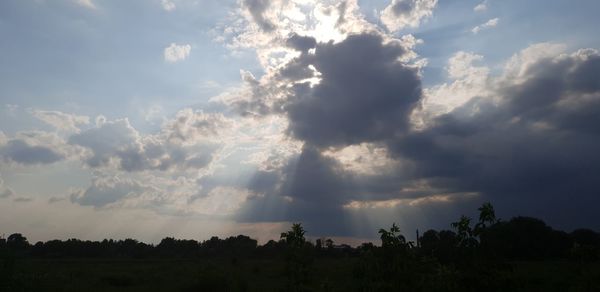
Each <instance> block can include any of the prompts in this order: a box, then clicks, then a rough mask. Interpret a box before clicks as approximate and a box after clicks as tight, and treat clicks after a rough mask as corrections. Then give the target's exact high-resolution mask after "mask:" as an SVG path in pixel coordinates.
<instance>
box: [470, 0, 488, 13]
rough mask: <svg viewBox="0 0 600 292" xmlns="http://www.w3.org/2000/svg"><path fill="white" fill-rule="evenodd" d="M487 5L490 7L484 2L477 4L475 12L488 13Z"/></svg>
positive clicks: (485, 0) (474, 8)
mask: <svg viewBox="0 0 600 292" xmlns="http://www.w3.org/2000/svg"><path fill="white" fill-rule="evenodd" d="M487 5H488V1H487V0H484V1H483V2H481V3H479V4H477V5H476V6H475V7H473V11H475V12H482V11H486V10H487Z"/></svg>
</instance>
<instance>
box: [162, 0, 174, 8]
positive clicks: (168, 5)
mask: <svg viewBox="0 0 600 292" xmlns="http://www.w3.org/2000/svg"><path fill="white" fill-rule="evenodd" d="M160 4H161V5H162V8H163V9H164V10H165V11H173V10H175V8H176V6H175V3H174V2H173V1H170V0H160Z"/></svg>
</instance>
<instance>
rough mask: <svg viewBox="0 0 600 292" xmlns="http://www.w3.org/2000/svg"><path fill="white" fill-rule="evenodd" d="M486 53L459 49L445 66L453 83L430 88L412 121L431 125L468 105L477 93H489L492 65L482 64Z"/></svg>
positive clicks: (479, 95)
mask: <svg viewBox="0 0 600 292" xmlns="http://www.w3.org/2000/svg"><path fill="white" fill-rule="evenodd" d="M482 60H483V56H481V55H477V54H473V53H469V52H463V51H459V52H457V53H456V54H454V55H453V56H452V57H451V58H450V59H449V60H448V66H447V67H446V68H445V69H446V73H447V74H448V77H449V78H450V79H451V80H452V82H450V83H442V84H440V85H437V86H434V87H431V88H426V89H425V90H424V96H423V99H422V100H421V105H420V107H419V108H418V109H416V110H415V111H413V113H412V115H411V122H412V123H413V126H414V127H415V128H417V129H421V128H424V127H427V124H428V121H431V120H432V119H433V118H434V117H437V116H439V115H442V114H446V113H449V112H451V111H452V110H454V109H456V108H457V107H459V106H461V105H464V104H465V103H467V102H468V101H470V100H471V99H473V98H475V97H484V96H487V95H488V94H489V90H490V89H489V87H490V85H489V82H490V80H489V79H490V76H489V75H490V69H489V68H488V67H486V66H478V65H476V63H478V62H481V61H482Z"/></svg>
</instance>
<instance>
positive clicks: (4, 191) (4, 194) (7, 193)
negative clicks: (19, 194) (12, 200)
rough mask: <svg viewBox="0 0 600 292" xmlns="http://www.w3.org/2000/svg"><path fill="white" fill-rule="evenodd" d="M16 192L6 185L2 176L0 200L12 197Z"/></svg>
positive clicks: (0, 179) (0, 178) (0, 180)
mask: <svg viewBox="0 0 600 292" xmlns="http://www.w3.org/2000/svg"><path fill="white" fill-rule="evenodd" d="M14 194H15V192H14V191H13V190H12V189H11V188H9V187H7V186H6V185H5V184H4V180H3V179H2V177H1V176H0V199H3V198H8V197H11V196H13V195H14Z"/></svg>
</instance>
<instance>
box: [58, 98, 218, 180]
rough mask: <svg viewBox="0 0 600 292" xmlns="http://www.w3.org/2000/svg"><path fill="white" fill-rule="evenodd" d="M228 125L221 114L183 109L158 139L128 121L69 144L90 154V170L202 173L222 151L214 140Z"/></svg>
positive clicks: (86, 133)
mask: <svg viewBox="0 0 600 292" xmlns="http://www.w3.org/2000/svg"><path fill="white" fill-rule="evenodd" d="M226 123H227V120H226V119H225V117H223V116H222V115H221V114H205V113H203V112H194V111H192V110H191V109H184V110H182V111H180V112H179V113H177V115H176V116H175V118H174V119H172V120H170V121H167V122H166V123H165V124H164V126H163V128H162V129H161V131H160V132H159V133H158V134H155V135H141V134H140V133H139V132H138V131H137V130H136V129H135V128H133V126H131V124H130V123H129V120H128V119H119V120H115V121H101V122H100V123H97V126H96V127H95V128H91V129H88V130H86V131H83V132H81V133H78V134H75V135H72V136H71V137H70V138H69V143H70V144H72V145H78V146H82V147H85V148H86V149H88V150H89V151H90V152H89V154H88V155H87V158H86V159H85V162H86V164H87V165H88V166H89V167H93V168H96V167H116V168H118V169H122V170H125V171H129V172H133V171H144V170H160V171H166V170H171V169H175V168H176V169H179V170H181V171H184V170H186V169H200V168H203V167H206V166H207V165H208V164H209V163H210V162H211V160H212V154H213V152H214V151H215V150H216V149H217V148H218V147H219V141H218V140H217V139H215V137H216V136H217V135H218V131H219V129H220V127H224V125H225V124H226Z"/></svg>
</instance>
